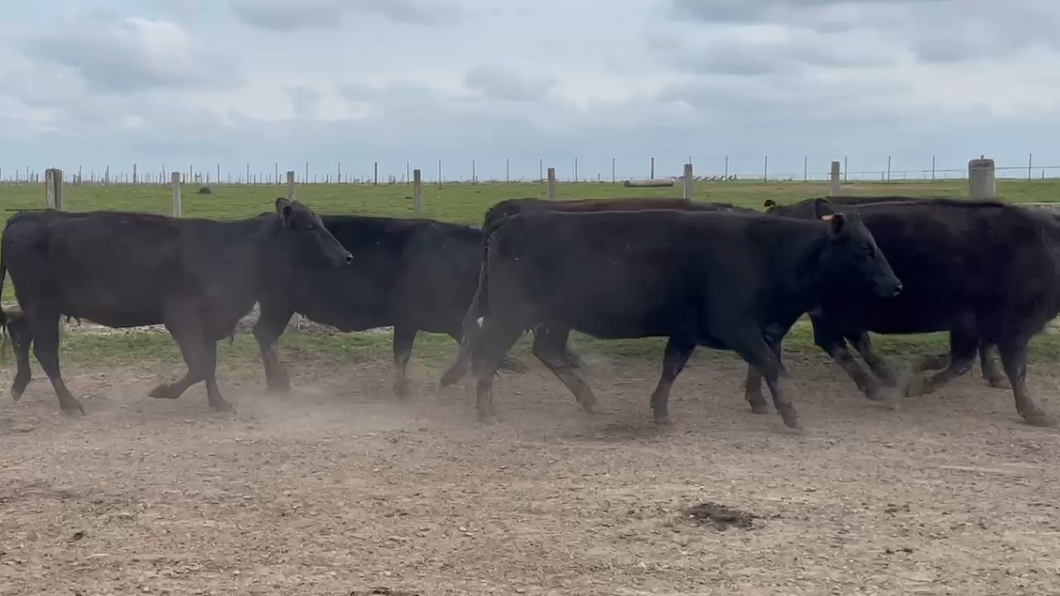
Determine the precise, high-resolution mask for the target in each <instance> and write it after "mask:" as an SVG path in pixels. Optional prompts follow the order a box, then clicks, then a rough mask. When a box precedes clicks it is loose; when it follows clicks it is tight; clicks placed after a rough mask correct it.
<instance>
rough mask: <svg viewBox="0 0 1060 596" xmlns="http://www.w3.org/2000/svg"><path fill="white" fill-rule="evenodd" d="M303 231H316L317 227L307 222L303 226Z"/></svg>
mask: <svg viewBox="0 0 1060 596" xmlns="http://www.w3.org/2000/svg"><path fill="white" fill-rule="evenodd" d="M305 229H306V230H308V231H310V232H312V231H313V230H315V229H317V225H316V224H315V223H313V222H309V223H307V224H306V225H305Z"/></svg>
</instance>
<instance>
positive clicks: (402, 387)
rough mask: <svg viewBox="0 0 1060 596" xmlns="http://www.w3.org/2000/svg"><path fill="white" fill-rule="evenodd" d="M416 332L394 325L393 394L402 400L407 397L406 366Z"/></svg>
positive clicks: (413, 329) (407, 379)
mask: <svg viewBox="0 0 1060 596" xmlns="http://www.w3.org/2000/svg"><path fill="white" fill-rule="evenodd" d="M416 332H417V329H416V328H415V327H411V326H407V325H394V394H395V395H397V396H398V397H402V398H404V397H408V396H409V377H408V364H409V358H411V357H412V346H413V344H415V343H416Z"/></svg>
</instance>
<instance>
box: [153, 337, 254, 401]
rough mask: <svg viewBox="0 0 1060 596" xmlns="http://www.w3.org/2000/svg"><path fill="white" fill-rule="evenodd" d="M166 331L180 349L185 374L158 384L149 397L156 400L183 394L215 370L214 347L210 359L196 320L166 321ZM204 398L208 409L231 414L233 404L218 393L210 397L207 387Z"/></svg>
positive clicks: (211, 374) (208, 350) (173, 397)
mask: <svg viewBox="0 0 1060 596" xmlns="http://www.w3.org/2000/svg"><path fill="white" fill-rule="evenodd" d="M166 328H167V329H169V332H170V334H171V335H172V336H173V339H174V341H176V342H177V347H179V348H180V353H181V355H182V356H184V362H185V364H187V365H188V372H187V373H185V375H184V376H183V377H182V378H181V379H180V380H178V381H176V382H175V383H162V384H160V385H158V386H157V387H155V388H154V389H152V390H151V391H150V392H149V393H148V395H149V396H150V397H154V398H158V399H177V398H178V397H180V396H181V395H184V392H185V391H187V390H188V388H189V387H191V386H192V385H195V384H196V383H199V382H202V381H206V380H207V379H208V378H209V377H211V376H213V375H214V374H215V372H216V368H217V357H216V348H214V354H213V357H211V356H210V351H211V350H210V349H208V348H207V346H206V342H207V340H206V338H205V337H204V335H203V332H202V327H201V326H200V325H199V323H198V321H195V320H192V321H188V322H176V323H172V322H167V323H166ZM211 343H213V342H211ZM206 395H207V399H208V400H209V403H210V407H211V408H213V409H214V410H217V411H219V412H230V411H233V409H234V408H232V404H230V403H228V402H227V401H225V400H224V398H222V397H221V393H220V391H219V390H215V391H214V392H213V393H212V394H211V392H210V390H209V387H207V391H206Z"/></svg>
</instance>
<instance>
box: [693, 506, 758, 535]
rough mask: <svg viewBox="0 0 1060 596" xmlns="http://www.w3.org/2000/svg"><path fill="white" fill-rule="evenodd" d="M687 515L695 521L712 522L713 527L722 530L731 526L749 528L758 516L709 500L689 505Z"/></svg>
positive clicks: (701, 522) (700, 522)
mask: <svg viewBox="0 0 1060 596" xmlns="http://www.w3.org/2000/svg"><path fill="white" fill-rule="evenodd" d="M688 517H689V518H690V519H691V520H692V521H693V522H695V523H699V524H706V523H711V524H714V527H716V528H717V529H718V530H721V531H723V532H724V531H725V530H728V529H729V528H730V527H732V526H735V527H737V528H743V529H745V530H749V529H751V527H752V526H753V524H754V520H755V519H757V518H758V516H757V515H755V514H753V513H747V512H746V511H740V510H739V509H733V508H731V507H726V506H725V505H719V504H717V503H711V502H709V501H708V502H706V503H700V504H699V505H694V506H692V507H690V508H689V509H688Z"/></svg>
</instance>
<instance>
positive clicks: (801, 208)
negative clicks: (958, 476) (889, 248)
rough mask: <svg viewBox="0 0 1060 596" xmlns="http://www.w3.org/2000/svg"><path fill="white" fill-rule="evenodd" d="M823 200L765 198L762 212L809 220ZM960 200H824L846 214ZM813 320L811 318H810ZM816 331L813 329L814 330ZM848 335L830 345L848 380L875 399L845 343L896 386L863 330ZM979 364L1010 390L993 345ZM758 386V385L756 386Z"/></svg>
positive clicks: (925, 362) (874, 387) (937, 363)
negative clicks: (879, 207)
mask: <svg viewBox="0 0 1060 596" xmlns="http://www.w3.org/2000/svg"><path fill="white" fill-rule="evenodd" d="M823 198H824V197H815V198H811V199H806V200H803V201H799V202H797V203H793V204H790V205H780V204H778V203H777V202H776V201H774V200H772V199H766V201H765V211H766V213H770V214H773V215H779V216H783V217H798V218H800V219H813V218H814V217H815V215H814V211H815V208H814V203H815V201H817V200H819V199H823ZM940 199H941V200H949V201H952V200H960V201H964V202H965V203H967V200H965V199H954V198H953V197H942V196H938V197H907V196H896V195H883V196H872V195H869V196H830V197H828V198H827V200H828V201H829V202H830V203H831V204H832V205H833V206H834V207H836V208H837V209H838V210H839V211H842V212H844V213H845V212H848V211H856V210H857V208H858V207H860V206H863V205H875V204H879V203H914V204H923V203H925V202H931V201H936V200H940ZM812 318H813V317H812V316H811V319H812ZM815 329H816V327H815ZM850 333H851V334H850V335H844V340H845V341H839V342H833V346H834V347H835V348H836V350H837V351H836V354H835V355H834V357H835V358H836V360H837V362H840V363H841V365H842V367H843V368H844V369H845V370H846V371H847V372H848V373H849V374H850V376H851V378H852V379H853V380H854V381H855V383H857V385H858V387H859V388H860V389H861V390H862V391H863V392H864V393H865V395H866V396H868V397H869V398H870V399H874V400H875V399H879V396H880V391H881V387H880V384H879V383H877V382H876V379H874V378H872V377H869V376H868V375H866V374H865V373H864V372H863V371H862V370H861V369H860V368H859V367H858V365H857V363H856V362H854V359H853V358H852V357H851V355H850V352H849V351H848V350H847V349H846V345H845V343H846V342H849V343H850V345H852V346H854V349H856V350H857V351H858V353H859V354H861V357H862V358H864V359H865V363H866V364H868V365H869V369H870V370H871V371H872V372H873V374H874V375H876V377H877V378H878V379H879V380H881V381H883V382H884V384H886V385H888V386H890V387H894V386H895V385H897V383H898V380H897V375H896V374H895V373H894V371H893V370H892V369H891V368H890V367H889V366H888V365H887V362H886V360H885V359H884V358H881V357H880V356H879V355H877V354H876V353H875V352H874V351H873V348H872V340H871V339H870V338H869V334H868V332H867V331H864V330H860V331H858V330H851V331H850ZM978 352H979V362H980V368H981V369H982V374H983V380H985V381H986V383H987V384H988V385H990V386H991V387H995V388H999V389H1011V388H1012V387H1011V385H1009V382H1008V379H1006V378H1005V373H1004V372H1003V371H1002V369H1001V362H1000V359H999V358H998V355H997V346H994V345H992V344H990V343H988V342H980V345H979V348H978ZM949 363H950V358H949V354H948V353H947V354H940V355H933V356H923V357H921V358H919V359H917V360H916V361H915V362H914V363H913V370H914V371H916V372H922V371H924V370H939V369H943V368H947V367H948V366H949ZM757 386H758V387H761V383H760V382H759V383H758V384H757Z"/></svg>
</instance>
